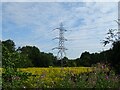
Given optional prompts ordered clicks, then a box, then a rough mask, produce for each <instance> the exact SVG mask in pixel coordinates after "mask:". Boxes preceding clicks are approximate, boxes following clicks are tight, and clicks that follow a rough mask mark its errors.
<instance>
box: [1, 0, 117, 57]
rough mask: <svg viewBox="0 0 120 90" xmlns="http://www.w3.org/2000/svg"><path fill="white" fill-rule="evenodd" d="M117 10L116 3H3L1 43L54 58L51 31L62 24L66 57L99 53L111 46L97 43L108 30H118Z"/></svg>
mask: <svg viewBox="0 0 120 90" xmlns="http://www.w3.org/2000/svg"><path fill="white" fill-rule="evenodd" d="M0 6H1V4H0ZM117 8H118V4H117V2H114V3H113V2H96V3H95V2H11V3H10V2H9V3H8V2H3V3H2V9H1V8H0V10H2V22H0V24H2V40H7V39H12V40H13V41H14V42H15V44H16V47H18V46H25V45H31V46H33V45H35V46H37V47H38V48H39V49H40V51H44V52H52V53H54V55H57V50H55V51H52V50H51V49H52V48H54V47H57V46H58V40H52V39H53V38H55V37H57V36H58V31H57V30H56V31H52V30H53V29H54V28H57V27H59V24H60V22H63V25H64V28H65V29H67V30H68V31H67V32H65V37H66V38H67V39H68V41H67V42H65V46H66V48H68V50H67V51H66V53H67V57H68V58H78V57H80V54H81V53H82V52H84V51H89V52H100V51H102V50H103V49H104V50H105V49H108V48H109V47H110V46H108V47H103V45H102V44H101V43H100V42H101V40H103V39H104V38H105V36H106V33H107V31H108V30H109V29H111V28H113V29H115V28H117V23H116V22H115V21H114V20H116V19H117V18H118V9H117ZM0 15H1V13H0ZM0 20H1V19H0Z"/></svg>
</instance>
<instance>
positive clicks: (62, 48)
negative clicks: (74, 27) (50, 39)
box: [52, 23, 67, 66]
mask: <svg viewBox="0 0 120 90" xmlns="http://www.w3.org/2000/svg"><path fill="white" fill-rule="evenodd" d="M56 29H58V30H59V37H56V38H54V39H59V45H58V47H55V48H53V49H52V50H54V49H58V53H57V59H58V60H61V66H62V64H63V61H62V59H63V58H64V57H65V56H66V52H65V50H67V49H66V48H65V46H64V42H65V41H67V39H65V37H64V32H65V31H67V30H65V29H64V27H63V24H62V23H61V24H60V27H59V28H56ZM54 30H55V29H54Z"/></svg>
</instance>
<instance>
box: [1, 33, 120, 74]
mask: <svg viewBox="0 0 120 90" xmlns="http://www.w3.org/2000/svg"><path fill="white" fill-rule="evenodd" d="M109 32H110V31H109ZM111 41H112V40H111V39H106V40H104V44H105V45H106V43H109V42H111ZM0 45H2V66H3V67H14V68H23V67H24V68H25V67H49V66H53V67H56V66H61V61H60V60H57V57H56V56H54V55H53V54H52V53H45V52H41V51H40V50H39V48H38V47H36V46H23V47H18V48H15V43H14V41H13V40H10V39H8V40H5V41H2V44H0ZM119 59H120V41H119V40H113V42H112V47H111V48H110V49H109V50H106V51H101V52H100V53H89V52H87V51H85V52H83V53H82V54H81V55H80V57H79V58H76V59H74V60H70V59H68V58H67V57H64V58H63V60H62V61H63V66H64V67H78V66H86V67H90V66H93V65H94V64H96V63H106V64H109V65H110V66H111V67H112V68H114V69H115V71H116V72H118V73H120V68H119V67H120V60H119Z"/></svg>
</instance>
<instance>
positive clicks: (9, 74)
mask: <svg viewBox="0 0 120 90" xmlns="http://www.w3.org/2000/svg"><path fill="white" fill-rule="evenodd" d="M29 76H31V73H24V72H20V71H17V69H15V68H11V67H6V68H4V71H3V73H2V88H3V89H4V90H7V89H10V88H24V82H25V81H26V80H27V79H28V77H29Z"/></svg>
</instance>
